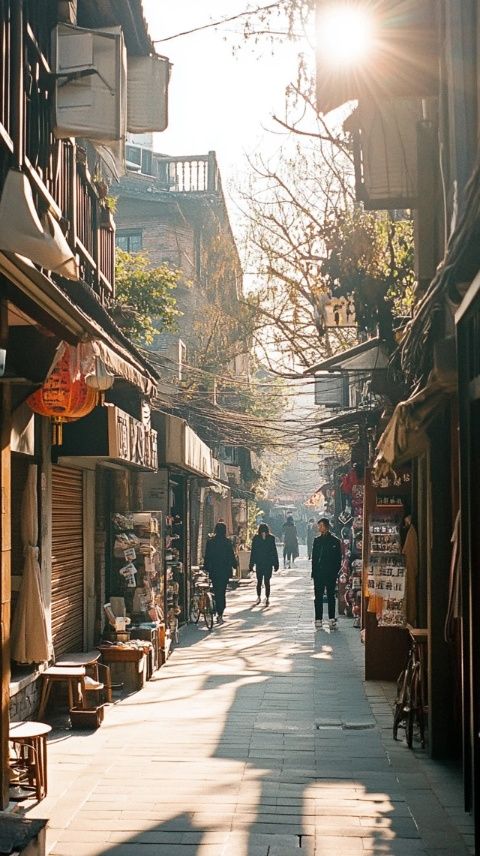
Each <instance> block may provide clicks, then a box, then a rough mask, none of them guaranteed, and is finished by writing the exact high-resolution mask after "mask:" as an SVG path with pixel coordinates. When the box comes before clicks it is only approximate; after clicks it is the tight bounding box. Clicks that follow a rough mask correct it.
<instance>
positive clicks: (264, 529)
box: [250, 523, 278, 606]
mask: <svg viewBox="0 0 480 856" xmlns="http://www.w3.org/2000/svg"><path fill="white" fill-rule="evenodd" d="M254 568H255V570H256V573H257V605H258V604H259V603H260V600H261V594H262V582H263V583H264V585H265V606H269V605H270V580H271V578H272V571H278V553H277V545H276V544H275V538H274V537H273V535H270V529H269V528H268V526H267V524H266V523H261V524H260V526H259V527H258V532H257V534H256V535H254V536H253V540H252V549H251V553H250V571H253V569H254Z"/></svg>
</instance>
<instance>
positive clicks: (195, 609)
mask: <svg viewBox="0 0 480 856" xmlns="http://www.w3.org/2000/svg"><path fill="white" fill-rule="evenodd" d="M199 618H200V606H199V603H198V597H197V595H194V596H193V597H192V600H191V603H190V621H191V622H192V624H198V619H199Z"/></svg>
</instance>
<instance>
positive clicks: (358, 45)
mask: <svg viewBox="0 0 480 856" xmlns="http://www.w3.org/2000/svg"><path fill="white" fill-rule="evenodd" d="M373 37H374V26H373V20H372V17H371V15H370V14H369V13H368V12H367V11H366V10H365V9H361V8H360V7H359V6H354V5H352V4H348V3H345V4H344V5H341V6H338V5H337V4H335V6H328V7H326V8H325V9H324V10H322V11H321V13H320V15H319V18H318V48H319V52H320V56H321V57H322V59H323V60H324V62H325V63H326V64H328V65H353V64H355V63H357V64H358V63H359V62H361V61H362V60H364V59H365V58H366V57H367V56H368V54H369V53H370V51H371V48H372V46H373Z"/></svg>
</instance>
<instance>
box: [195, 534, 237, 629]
mask: <svg viewBox="0 0 480 856" xmlns="http://www.w3.org/2000/svg"><path fill="white" fill-rule="evenodd" d="M203 566H204V568H205V570H206V571H207V573H208V575H209V577H210V579H211V581H212V586H213V592H214V594H215V603H216V607H217V623H218V624H223V613H224V611H225V601H226V597H225V596H226V591H227V585H228V581H229V579H230V576H231V573H232V570H233V568H236V567H237V557H236V556H235V551H234V549H233V544H232V542H231V541H230V539H229V538H227V527H226V525H225V523H217V524H216V526H215V531H214V535H213V537H212V538H209V539H208V541H207V546H206V548H205V558H204V560H203Z"/></svg>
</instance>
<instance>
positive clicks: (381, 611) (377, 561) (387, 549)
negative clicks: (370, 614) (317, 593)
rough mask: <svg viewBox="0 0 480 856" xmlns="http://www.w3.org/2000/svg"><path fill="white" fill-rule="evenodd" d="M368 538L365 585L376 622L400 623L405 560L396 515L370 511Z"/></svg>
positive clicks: (402, 613)
mask: <svg viewBox="0 0 480 856" xmlns="http://www.w3.org/2000/svg"><path fill="white" fill-rule="evenodd" d="M392 504H393V503H392ZM377 505H378V503H377ZM369 541H370V554H369V563H368V579H367V588H368V595H369V597H370V600H371V604H372V606H374V608H375V611H376V614H377V619H378V626H379V627H403V626H404V625H405V611H404V605H405V560H404V557H403V556H402V547H401V542H400V519H399V518H398V516H394V515H388V516H382V515H381V514H372V515H371V516H370V521H369Z"/></svg>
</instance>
